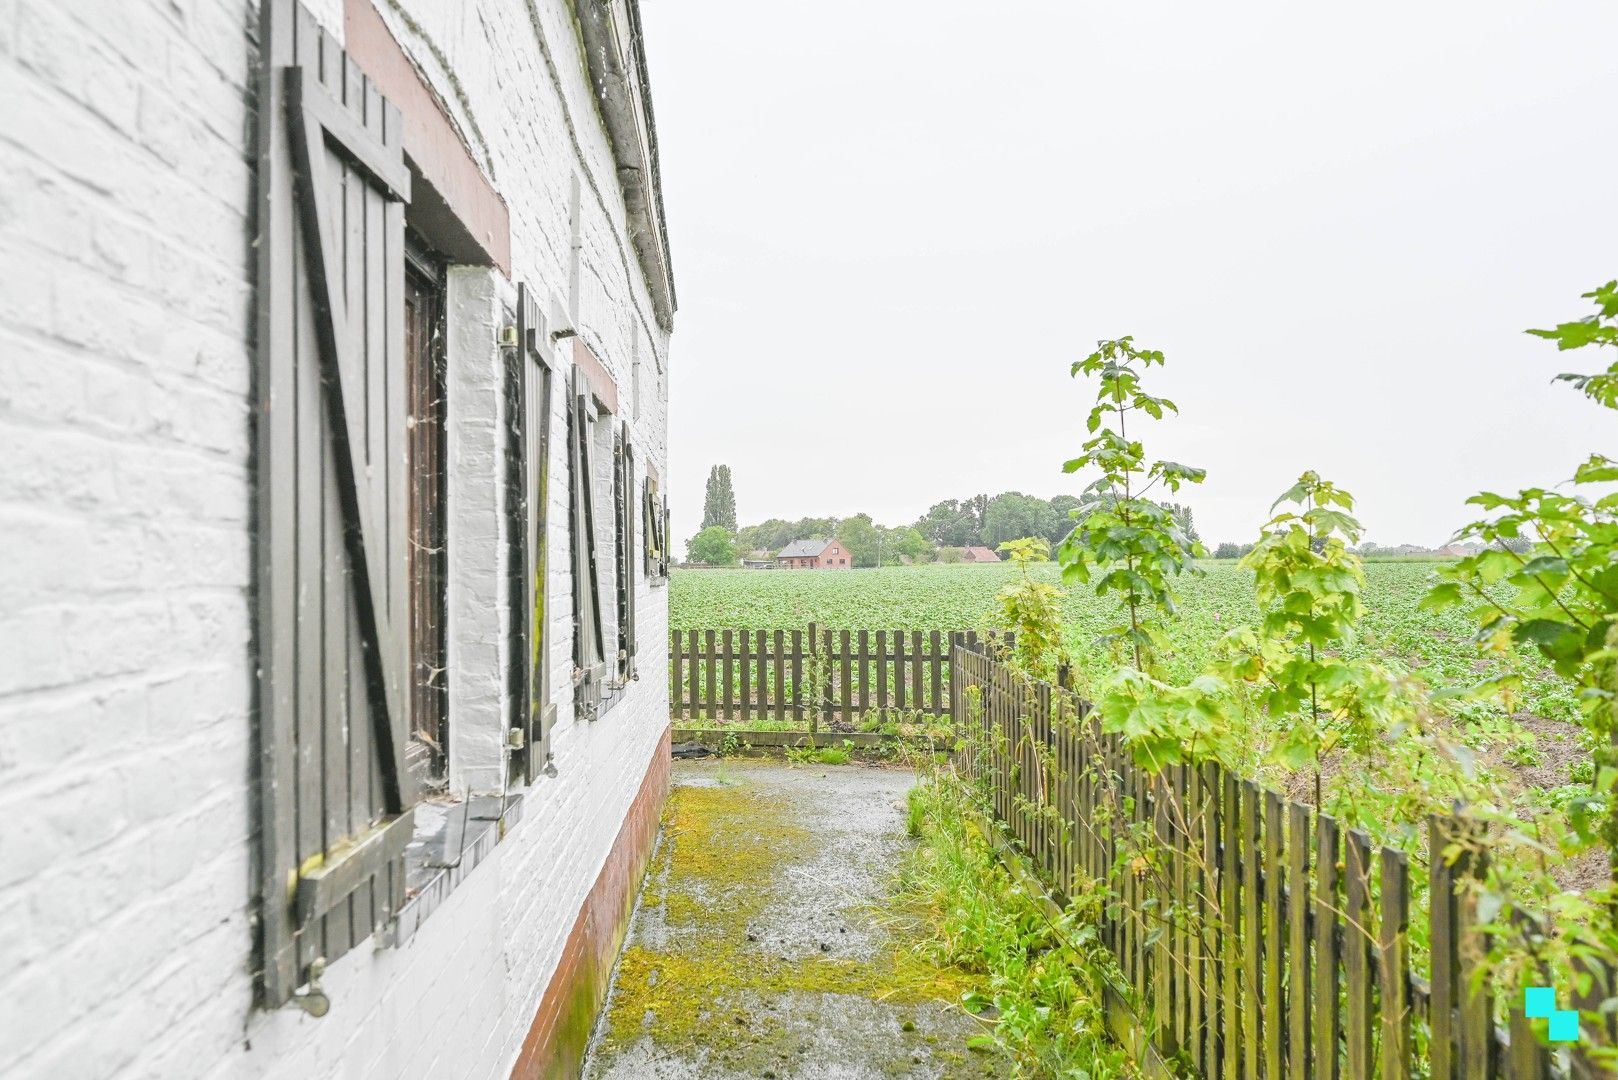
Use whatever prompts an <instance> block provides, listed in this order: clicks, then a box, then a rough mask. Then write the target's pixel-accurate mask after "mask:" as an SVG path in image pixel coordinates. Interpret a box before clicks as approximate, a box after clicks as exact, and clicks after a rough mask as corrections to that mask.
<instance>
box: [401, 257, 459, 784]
mask: <svg viewBox="0 0 1618 1080" xmlns="http://www.w3.org/2000/svg"><path fill="white" fill-rule="evenodd" d="M405 254H406V260H405V286H404V325H405V334H404V364H405V399H406V401H407V403H408V408H409V410H410V412H409V417H410V422H409V424H408V425H407V429H406V430H407V435H406V438H405V451H406V453H405V461H406V463H407V464H406V468H405V473H406V475H407V476H408V477H409V485H410V500H409V502H410V506H409V525H408V541H407V544H408V546H407V548H406V552H407V555H406V558H407V561H408V567H409V569H408V576H409V580H410V643H409V648H410V716H411V721H412V730H411V746H410V749H409V757H410V763H411V768H412V771H413V772H415V773H416V775H417V778H418V779H419V780H430V778H434V777H436V778H442V777H443V776H444V771H445V766H446V764H447V757H446V754H447V749H448V746H449V730H448V723H449V680H448V675H447V670H446V666H447V665H446V661H447V654H448V650H447V642H446V638H445V634H444V629H445V624H446V622H447V621H448V620H447V617H446V612H445V594H444V583H445V578H446V568H447V565H448V563H447V559H446V557H445V556H446V553H445V548H444V540H445V524H446V521H445V514H444V507H445V498H444V485H445V470H444V466H445V463H446V459H447V444H446V441H445V427H444V419H445V409H444V400H445V397H444V395H445V372H444V325H443V318H444V267H443V264H442V263H441V262H439V261H437V260H436V259H435V258H434V257H433V255H432V254H431V253H430V252H429V251H428V250H427V248H426V246H425V245H424V244H422V243H421V242H420V240H419V239H418V238H416V237H415V236H413V235H412V236H410V237H409V238H408V240H407V246H406V248H405Z"/></svg>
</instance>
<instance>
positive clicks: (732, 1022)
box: [584, 760, 1004, 1080]
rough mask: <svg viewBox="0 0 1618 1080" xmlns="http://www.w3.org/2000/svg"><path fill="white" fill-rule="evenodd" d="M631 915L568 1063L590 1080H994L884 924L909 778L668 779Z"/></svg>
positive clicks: (679, 766)
mask: <svg viewBox="0 0 1618 1080" xmlns="http://www.w3.org/2000/svg"><path fill="white" fill-rule="evenodd" d="M674 777H675V788H674V791H673V794H672V795H671V796H670V803H669V809H668V812H667V813H666V815H665V818H664V827H663V834H662V837H661V839H660V841H659V847H658V850H657V853H656V855H655V856H654V858H653V862H652V869H651V872H650V874H649V876H648V878H647V881H646V885H645V888H644V892H643V894H642V897H641V902H640V906H639V907H638V908H637V910H636V912H635V917H634V921H633V922H632V924H631V927H630V931H629V938H628V941H627V942H626V943H625V946H624V951H623V954H622V956H621V957H620V959H619V963H618V969H617V971H616V973H615V974H614V978H613V989H612V995H611V997H610V999H609V1001H608V1004H607V1008H606V1010H605V1011H604V1013H603V1014H602V1017H601V1019H600V1020H599V1021H598V1024H597V1030H596V1032H595V1036H594V1040H593V1042H592V1045H591V1051H590V1056H589V1058H588V1060H587V1062H586V1064H585V1069H584V1075H585V1076H586V1077H587V1078H590V1080H631V1078H633V1080H659V1078H667V1080H677V1078H678V1080H684V1078H693V1077H701V1078H711V1080H730V1078H733V1077H738V1078H739V1077H765V1078H770V1077H778V1078H781V1080H787V1078H797V1077H803V1078H809V1077H814V1078H817V1080H866V1078H871V1080H878V1078H880V1080H892V1078H896V1077H906V1078H913V1080H923V1078H927V1080H936V1078H941V1077H982V1076H986V1075H987V1076H996V1075H1001V1074H1002V1073H1003V1072H1004V1068H1003V1063H1002V1061H1001V1060H1000V1059H999V1056H998V1055H984V1054H981V1053H978V1052H975V1051H972V1050H969V1049H968V1048H967V1047H966V1040H967V1039H968V1038H969V1037H970V1036H972V1035H975V1034H979V1033H981V1032H982V1031H983V1028H982V1026H981V1025H980V1024H979V1022H978V1021H977V1020H975V1019H973V1018H972V1017H970V1016H968V1015H967V1014H966V1013H964V1012H963V1011H962V1010H961V1009H960V1007H959V1006H958V1005H957V1004H956V1003H957V1002H958V1001H959V1000H960V995H961V993H962V992H963V991H964V990H966V989H967V988H969V987H970V986H971V985H972V981H971V979H970V978H969V977H968V976H967V975H966V974H965V973H963V972H960V971H957V970H954V969H940V968H938V967H936V966H934V965H932V964H931V963H929V962H928V961H927V960H926V959H925V957H924V956H923V955H922V954H921V952H920V951H918V950H917V949H915V948H914V947H913V946H914V942H913V941H911V940H908V939H907V933H908V932H907V931H906V929H905V928H904V918H903V917H902V914H903V913H900V917H897V918H896V917H895V914H894V913H893V911H892V903H891V897H892V892H893V885H894V875H895V872H896V870H897V868H898V866H899V865H900V862H901V860H902V859H903V857H904V855H905V851H906V849H907V846H908V845H909V844H910V843H912V841H910V840H909V839H908V838H907V837H906V835H905V809H904V808H905V793H906V792H907V791H908V790H909V788H910V786H911V784H912V783H914V781H915V777H914V774H912V773H910V772H907V771H901V770H893V769H872V768H863V767H860V766H825V765H817V766H789V765H786V764H777V763H767V762H759V761H742V762H738V761H734V760H731V761H723V762H713V761H707V762H696V763H683V762H676V764H675V773H674Z"/></svg>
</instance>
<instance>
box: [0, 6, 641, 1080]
mask: <svg viewBox="0 0 1618 1080" xmlns="http://www.w3.org/2000/svg"><path fill="white" fill-rule="evenodd" d="M376 3H377V6H378V8H379V9H380V10H381V11H382V14H383V17H384V19H385V20H386V21H387V22H388V24H389V26H390V27H391V28H392V29H393V31H394V33H395V34H396V36H397V37H398V38H399V40H400V42H401V43H402V44H403V46H404V47H405V49H406V50H407V51H408V52H409V53H410V54H411V55H412V57H413V58H415V59H416V61H417V63H418V64H419V66H420V67H421V69H422V70H423V72H424V73H425V74H426V76H427V78H428V79H429V81H430V82H432V84H433V86H434V89H435V90H436V92H437V93H438V96H439V97H440V98H441V99H442V100H443V101H444V102H445V103H446V105H447V107H448V108H449V109H450V112H451V115H452V116H453V117H454V118H455V120H456V122H457V124H458V125H460V126H461V128H462V130H463V131H467V132H471V131H474V130H475V131H476V132H477V133H478V136H477V137H474V138H473V156H474V158H475V159H476V160H478V161H479V162H480V163H481V164H485V165H486V167H487V169H488V171H489V172H490V173H491V174H492V178H493V180H494V182H495V184H496V186H497V188H498V189H499V190H500V192H501V194H502V195H503V197H504V198H505V199H506V201H507V204H508V205H509V207H510V209H511V214H512V231H513V236H512V241H513V253H514V261H515V277H516V278H517V279H520V280H523V281H527V282H528V283H530V284H531V285H533V286H535V287H536V288H537V289H538V290H539V291H540V294H541V296H542V298H543V299H544V302H545V303H546V306H547V309H548V310H552V311H558V310H563V311H565V310H566V307H567V291H568V266H569V256H570V252H569V228H568V211H567V193H568V191H569V188H570V186H571V184H572V183H573V182H574V181H575V179H577V180H578V181H579V182H580V184H581V189H582V193H583V194H582V200H581V202H582V215H583V221H582V224H583V228H582V229H581V233H582V236H583V238H584V249H583V252H582V262H583V265H584V267H585V268H587V269H588V273H585V274H581V278H583V279H584V280H586V281H588V282H589V283H590V285H589V288H588V291H586V292H585V294H584V295H583V296H582V297H581V302H580V308H579V311H580V314H579V322H580V325H579V327H578V330H579V332H580V333H581V334H582V335H583V336H584V338H585V340H587V341H588V342H589V343H590V344H591V346H592V347H593V348H594V349H595V351H596V352H597V354H598V355H599V356H600V357H601V359H602V362H603V363H604V364H605V365H606V366H607V368H608V370H609V371H610V372H611V373H612V374H613V376H614V377H615V378H616V379H617V381H618V385H619V387H620V390H621V391H622V396H623V398H624V401H625V403H626V406H627V404H628V402H629V401H630V399H631V392H632V387H633V373H632V363H633V358H634V355H635V346H634V344H633V342H634V339H635V337H636V336H637V335H639V336H640V338H641V342H642V344H641V346H640V348H641V357H642V360H643V362H645V363H646V364H647V367H646V370H645V371H644V372H643V379H645V378H646V376H647V375H648V374H652V375H653V376H654V377H653V378H652V379H650V380H649V381H646V382H644V383H643V387H642V404H643V408H642V410H641V411H640V413H639V414H638V415H637V416H635V418H634V421H635V422H634V439H635V442H636V448H637V459H638V462H639V463H640V465H641V473H642V475H644V472H645V468H646V466H647V465H648V464H649V465H651V466H652V467H654V468H656V469H657V471H658V472H659V473H660V474H661V475H663V476H665V477H666V476H667V475H668V468H667V462H666V456H665V455H666V437H665V424H666V416H667V411H666V397H665V396H664V394H663V390H664V388H665V387H666V378H662V377H656V376H655V373H656V372H659V371H664V372H666V371H667V362H668V361H667V347H668V339H667V335H666V334H664V333H663V332H662V331H661V330H660V329H659V328H658V327H657V326H656V323H655V321H654V320H653V318H652V315H651V311H652V308H651V303H650V300H649V298H648V296H647V291H646V288H645V284H644V282H643V281H642V280H641V279H640V276H639V270H638V264H637V263H636V261H635V258H634V253H633V248H632V246H631V245H630V242H629V240H628V237H627V232H626V228H625V214H624V208H623V205H622V200H621V198H620V196H619V194H618V187H617V181H616V176H615V170H614V167H613V161H612V157H611V153H610V147H609V144H608V142H607V140H606V136H605V134H604V132H603V131H602V130H601V127H600V123H599V120H598V119H597V115H596V111H595V108H594V104H593V101H592V96H593V95H592V92H591V88H590V86H589V82H588V79H587V76H586V73H585V70H584V67H583V63H582V60H581V58H580V56H579V54H578V46H577V38H576V35H575V32H574V28H573V26H572V22H571V13H570V10H569V7H568V4H567V3H566V2H565V0H533V2H532V3H530V2H528V0H467V2H465V3H456V4H444V3H437V2H432V0H376ZM311 7H312V8H313V9H314V10H315V11H316V13H317V14H318V15H319V16H320V17H321V19H322V21H324V22H325V23H326V24H327V25H328V26H329V27H330V28H331V29H333V31H334V32H336V33H337V34H338V35H339V36H341V29H342V28H341V14H342V0H317V2H316V3H313V4H311ZM255 8H256V5H255V4H254V3H252V2H251V0H81V2H79V3H74V4H62V3H60V2H58V0H0V99H3V100H5V101H6V102H7V107H6V108H5V109H4V110H0V461H4V462H5V466H6V467H5V468H4V469H0V610H3V611H4V612H5V614H6V617H5V618H4V619H0V820H3V821H5V822H6V823H7V825H6V828H4V829H0V1074H3V1075H6V1076H7V1077H11V1076H18V1077H50V1078H53V1080H54V1078H59V1077H67V1078H73V1077H116V1078H120V1080H135V1078H148V1077H149V1078H154V1080H155V1078H159V1077H161V1078H165V1080H167V1078H171V1077H221V1078H224V1077H229V1078H235V1077H243V1078H245V1077H297V1078H304V1077H337V1076H342V1077H378V1078H382V1077H389V1078H391V1077H417V1076H419V1077H434V1078H437V1077H479V1078H482V1077H501V1076H504V1075H506V1074H507V1073H509V1070H510V1067H511V1065H512V1063H513V1061H514V1059H515V1056H516V1054H517V1051H518V1048H519V1047H520V1045H521V1041H522V1038H523V1036H524V1035H525V1034H526V1032H527V1030H528V1026H529V1023H530V1021H531V1019H532V1017H533V1013H534V1010H535V1008H536V1007H537V1004H538V1001H539V997H540V994H541V993H542V992H543V990H544V987H545V985H546V982H547V980H548V979H549V976H550V974H551V972H552V971H553V970H554V967H555V965H556V962H557V959H558V957H559V955H560V953H561V949H562V944H563V941H564V938H565V935H566V933H567V931H568V930H569V928H570V927H571V925H572V922H573V919H574V916H575V914H576V912H577V910H578V908H579V905H580V903H581V901H582V899H583V897H584V896H585V894H586V892H587V890H588V889H589V887H590V885H591V884H592V882H593V881H594V879H595V876H596V874H597V872H598V870H599V868H600V866H601V865H602V863H603V861H604V859H605V856H606V854H607V851H608V848H609V845H610V843H611V841H612V839H613V837H614V836H615V835H616V832H617V828H618V823H619V821H620V820H621V818H622V815H623V813H624V810H625V808H626V807H627V806H628V804H629V802H630V800H631V798H632V797H633V795H634V793H635V791H636V789H637V787H638V785H639V783H640V780H641V778H642V776H643V775H644V772H645V769H646V766H647V763H648V761H649V759H650V755H651V754H652V752H653V750H654V747H655V746H656V743H657V740H658V738H659V736H660V734H661V732H662V730H663V727H664V726H665V724H666V723H667V719H668V708H667V700H666V699H667V686H666V683H667V680H666V678H665V677H664V671H665V668H664V659H663V657H664V649H663V642H664V640H665V639H666V633H667V630H666V625H667V623H666V590H664V589H652V588H649V587H648V586H647V585H646V583H645V582H644V581H643V580H642V581H641V582H640V593H639V599H638V609H639V617H640V628H639V636H640V642H641V646H642V648H641V657H640V666H641V671H642V678H641V680H640V681H639V682H638V683H636V684H635V685H634V686H633V687H632V688H631V689H630V691H629V692H628V693H627V694H626V695H625V697H624V698H623V700H621V701H620V702H619V703H618V704H616V705H615V706H614V707H613V708H612V709H611V710H610V711H609V712H608V713H607V714H606V716H605V717H603V718H602V719H600V720H598V721H595V722H593V723H575V722H574V720H573V716H572V708H571V702H570V696H569V695H568V693H567V687H568V685H569V681H568V672H569V669H570V667H571V642H570V633H571V614H572V613H571V602H570V597H571V583H570V581H569V578H568V574H569V567H568V562H567V559H566V558H565V557H556V553H558V552H565V551H566V550H567V549H566V532H565V530H566V523H567V520H568V515H567V484H566V482H565V480H566V475H567V472H566V458H565V456H564V454H565V445H566V443H565V439H564V438H563V437H562V434H561V433H563V432H565V430H566V428H565V416H564V414H563V412H562V400H563V395H562V394H561V393H560V392H558V393H557V394H556V395H555V412H554V414H553V418H552V423H553V428H552V431H553V438H552V441H551V446H552V454H553V457H552V461H551V477H552V485H551V493H552V506H551V514H550V520H551V532H550V540H551V551H552V553H553V557H552V558H551V559H550V566H551V568H552V569H551V581H550V598H551V611H552V617H553V620H554V621H553V624H552V635H551V640H552V652H551V662H552V664H553V678H552V685H553V686H555V687H557V688H558V690H557V693H558V696H559V699H560V702H561V709H560V713H561V716H560V719H559V723H558V727H557V730H556V733H555V736H554V740H553V747H554V752H555V755H556V766H557V770H558V773H559V775H558V777H557V778H556V779H555V780H551V781H547V782H543V783H541V784H540V785H539V786H537V787H536V788H535V789H534V790H533V791H531V792H530V794H529V799H528V804H527V810H526V814H525V817H524V820H523V821H522V822H521V824H520V825H518V826H517V828H515V829H514V830H513V831H512V833H511V834H510V835H509V836H508V837H507V838H506V839H505V840H504V841H503V842H502V843H501V844H500V845H499V846H498V847H497V848H496V849H495V852H494V854H493V856H492V857H491V858H490V859H488V860H487V861H486V862H485V863H483V864H482V865H480V866H479V867H478V868H477V869H476V870H475V871H474V872H473V873H472V874H471V875H470V876H469V877H468V878H467V879H466V880H465V882H463V884H462V886H461V887H460V888H459V889H458V890H457V891H456V892H455V893H454V894H453V895H452V896H451V897H450V899H449V900H448V901H447V902H446V903H445V905H444V906H443V907H441V908H440V909H439V910H438V911H436V912H435V913H434V914H433V915H432V916H431V917H430V918H429V919H428V920H427V922H426V923H425V924H424V925H423V927H422V928H421V930H420V932H419V933H418V934H417V935H416V936H415V937H414V938H413V939H412V940H411V941H410V943H409V944H408V945H407V946H406V947H404V948H401V949H398V950H391V949H388V950H381V951H376V950H372V949H369V948H361V949H358V950H355V951H354V952H352V953H351V954H349V955H347V956H345V957H344V958H342V959H341V960H339V961H338V962H337V963H335V964H334V965H333V967H332V969H331V970H330V971H329V973H328V975H327V979H326V985H327V989H328V992H329V993H330V994H331V997H332V1000H333V1007H332V1012H331V1014H330V1015H329V1016H327V1017H326V1018H324V1019H321V1020H314V1019H310V1018H308V1017H305V1016H304V1015H303V1014H301V1013H299V1012H297V1011H295V1010H288V1009H282V1010H278V1011H276V1012H273V1013H267V1014H266V1013H262V1012H255V1011H254V1010H253V1009H252V1007H251V1001H252V977H251V973H250V971H249V970H248V968H249V964H250V956H251V942H252V929H251V926H250V924H249V917H250V912H251V901H250V897H251V888H252V885H251V882H252V880H253V874H252V860H253V854H252V853H253V828H254V824H253V816H252V812H251V802H250V788H249V785H248V776H249V766H250V755H251V748H252V747H251V729H250V726H249V724H250V718H249V715H248V709H249V702H250V692H251V687H252V685H253V680H254V662H253V658H252V655H251V652H250V639H249V627H250V625H251V624H250V607H249V604H250V597H249V593H248V587H249V584H250V581H251V574H252V565H251V547H250V543H249V534H248V532H247V529H248V514H249V507H250V488H249V483H250V472H249V464H250V462H249V451H250V432H249V426H248V421H249V416H248V390H249V386H250V382H251V372H252V367H251V365H252V354H251V351H250V345H249V337H248V335H249V332H250V328H251V317H252V291H251V288H252V283H251V277H250V268H251V266H252V252H251V250H250V246H249V214H250V210H251V205H252V204H251V190H252V187H251V185H252V152H251V130H252V129H251V123H250V106H251V102H252V101H253V99H254V91H253V86H252V82H253V79H252V72H253V67H252V65H253V63H254V62H255V56H254V48H255V47H254V44H253V42H254V39H255V38H256V22H257V13H256V10H255ZM407 17H408V18H407ZM412 27H415V28H416V29H412ZM491 43H497V44H498V48H495V47H493V45H492V44H491ZM438 56H442V57H444V58H445V60H446V61H447V63H448V65H449V66H450V67H451V68H452V69H453V72H451V71H447V70H445V68H444V67H443V66H442V65H441V64H440V62H439V61H438V60H437V59H436V57H438ZM561 376H562V377H561V378H560V379H559V380H558V387H560V386H561V385H565V381H564V380H565V376H566V371H565V369H564V371H563V372H562V373H561ZM453 512H454V511H453V508H452V514H453ZM609 513H610V509H609ZM497 536H498V534H497V532H493V531H489V532H487V533H485V532H483V531H481V530H480V531H479V537H480V539H481V540H482V541H483V542H491V538H492V539H493V540H497ZM637 564H638V561H637ZM608 580H609V582H610V578H609V579H608ZM501 589H502V590H503V585H502V586H501ZM610 597H611V593H610V590H609V591H608V592H607V593H606V595H605V597H604V600H608V601H610ZM505 599H506V598H505V597H504V596H503V592H500V593H497V599H496V601H495V603H494V604H493V605H492V606H490V607H489V609H488V610H487V611H486V612H485V617H486V618H487V619H489V620H490V626H491V631H490V632H491V634H492V635H493V638H492V640H498V639H499V637H500V634H501V628H502V627H503V622H501V621H500V618H501V616H500V613H499V611H500V605H501V604H503V603H504V602H505ZM476 613H477V605H474V604H468V605H466V607H465V610H464V611H463V612H462V616H463V617H464V618H471V617H473V616H474V615H475V614H476ZM474 661H475V662H477V663H481V664H483V665H484V666H485V667H487V665H488V664H489V663H491V661H490V660H489V658H488V656H484V657H482V658H481V659H478V658H472V659H468V660H467V663H468V664H472V663H474ZM493 662H495V663H497V662H498V661H493ZM469 674H470V673H469ZM483 674H484V675H485V676H486V675H487V671H485V672H484V673H483ZM452 681H453V677H452ZM468 685H471V684H468ZM463 708H466V709H467V710H468V712H469V715H470V714H474V713H476V711H477V710H475V709H473V708H472V706H471V705H470V704H468V703H464V702H463ZM497 711H498V710H496V712H497ZM457 719H460V717H459V716H458V717H457ZM491 719H493V720H494V722H496V723H499V722H500V718H499V716H498V715H496V716H494V717H492V718H491ZM465 722H466V723H473V722H475V721H474V720H472V719H467V720H466V721H465Z"/></svg>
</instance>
